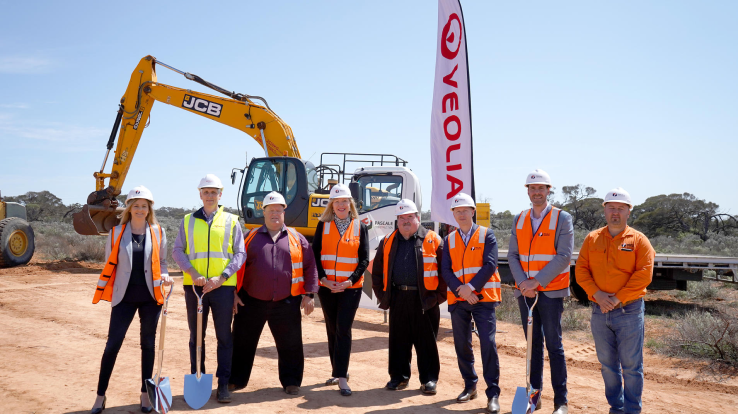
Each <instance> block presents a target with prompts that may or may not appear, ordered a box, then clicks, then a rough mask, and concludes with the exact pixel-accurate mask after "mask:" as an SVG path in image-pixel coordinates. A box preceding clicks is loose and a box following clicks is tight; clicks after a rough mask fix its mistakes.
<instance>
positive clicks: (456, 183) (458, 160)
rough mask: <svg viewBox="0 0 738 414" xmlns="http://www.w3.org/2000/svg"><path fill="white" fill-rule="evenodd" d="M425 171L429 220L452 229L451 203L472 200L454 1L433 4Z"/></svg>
mask: <svg viewBox="0 0 738 414" xmlns="http://www.w3.org/2000/svg"><path fill="white" fill-rule="evenodd" d="M431 168H432V170H433V192H432V194H431V219H432V220H433V221H440V222H442V223H447V224H453V225H456V220H454V216H453V214H452V213H451V199H452V198H453V197H454V196H455V195H456V194H458V193H466V194H469V195H471V196H472V198H473V197H474V165H473V164H472V131H471V101H470V97H469V72H468V64H467V58H466V30H465V27H464V16H463V15H462V13H461V4H460V3H459V1H458V0H438V35H437V39H436V77H435V82H434V85H433V111H432V113H431Z"/></svg>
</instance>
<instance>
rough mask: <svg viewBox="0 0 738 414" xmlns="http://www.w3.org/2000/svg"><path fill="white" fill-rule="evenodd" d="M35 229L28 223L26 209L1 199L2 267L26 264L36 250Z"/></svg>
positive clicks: (0, 240)
mask: <svg viewBox="0 0 738 414" xmlns="http://www.w3.org/2000/svg"><path fill="white" fill-rule="evenodd" d="M34 239H35V236H34V233H33V229H32V228H31V226H30V225H29V224H28V222H27V221H26V207H25V206H23V205H22V204H19V203H12V202H5V201H3V200H2V197H0V267H11V266H18V265H22V264H26V263H28V262H29V261H30V260H31V257H33V252H34V250H35V240H34Z"/></svg>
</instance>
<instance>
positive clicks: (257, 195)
mask: <svg viewBox="0 0 738 414" xmlns="http://www.w3.org/2000/svg"><path fill="white" fill-rule="evenodd" d="M318 186H319V182H318V181H317V174H316V173H315V165H313V163H312V162H310V161H305V160H301V159H299V158H293V157H265V158H254V159H252V160H251V163H249V166H248V170H247V172H246V174H244V176H243V177H242V181H241V186H240V187H241V188H240V189H239V194H240V196H239V200H238V205H239V207H240V209H241V216H242V217H243V219H244V222H245V225H246V228H248V229H251V228H256V227H260V226H261V225H263V224H264V208H263V205H262V203H263V201H264V196H266V195H267V194H269V193H270V192H272V191H278V192H279V193H281V194H282V195H283V196H284V199H285V202H286V203H287V209H286V210H285V218H284V221H285V224H286V225H288V226H290V227H296V228H305V227H308V216H307V210H308V206H309V204H310V199H311V197H310V195H311V194H313V193H315V192H316V191H317V190H318ZM324 207H325V206H324Z"/></svg>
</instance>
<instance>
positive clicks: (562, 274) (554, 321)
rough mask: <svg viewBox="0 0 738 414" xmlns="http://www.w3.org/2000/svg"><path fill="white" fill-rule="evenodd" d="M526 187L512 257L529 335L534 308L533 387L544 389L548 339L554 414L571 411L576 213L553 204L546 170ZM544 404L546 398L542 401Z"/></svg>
mask: <svg viewBox="0 0 738 414" xmlns="http://www.w3.org/2000/svg"><path fill="white" fill-rule="evenodd" d="M525 186H526V187H527V189H528V198H529V199H530V203H531V208H530V209H526V210H523V211H522V212H521V213H520V214H518V215H517V216H515V220H513V225H512V235H511V237H510V247H509V250H508V253H507V259H508V263H509V264H510V271H511V273H512V275H513V278H515V283H516V286H517V288H518V289H517V290H515V297H516V298H517V299H518V308H519V309H520V318H521V320H522V322H523V333H524V334H525V335H526V336H527V329H526V326H527V325H528V307H529V306H532V305H533V303H534V302H535V297H536V295H537V296H538V302H536V305H535V307H534V308H533V339H532V344H533V349H532V356H531V367H530V384H531V387H532V388H534V389H536V390H542V388H543V344H544V338H545V343H546V349H547V350H548V358H549V364H550V366H551V387H552V388H553V392H554V411H553V414H567V413H568V412H569V408H568V405H567V404H568V399H567V389H566V379H567V374H566V357H565V356H564V345H563V343H562V341H561V315H562V313H563V312H564V298H565V297H567V296H569V295H570V292H569V266H570V265H569V264H570V262H571V255H572V253H573V251H574V226H573V225H572V219H571V215H570V214H569V213H567V212H565V211H562V210H560V209H558V208H556V207H554V206H552V205H551V204H550V203H549V202H548V196H549V194H550V192H551V178H550V177H549V175H548V173H546V172H545V171H543V170H534V171H532V172H531V173H530V174H528V175H527V176H526V179H525ZM536 399H537V401H534V403H536V405H537V408H536V409H538V408H540V406H541V394H540V393H539V394H538V396H537V397H536Z"/></svg>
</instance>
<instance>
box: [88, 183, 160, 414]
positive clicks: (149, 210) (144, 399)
mask: <svg viewBox="0 0 738 414" xmlns="http://www.w3.org/2000/svg"><path fill="white" fill-rule="evenodd" d="M153 205H154V197H153V196H152V194H151V191H149V190H148V189H147V188H146V187H144V186H139V187H135V188H134V189H133V190H131V191H130V192H129V193H128V197H127V198H126V208H125V210H124V211H123V213H122V214H121V215H120V225H118V226H115V227H114V228H113V229H112V230H111V231H110V233H109V234H108V240H107V242H106V244H105V257H106V258H107V262H106V264H105V268H104V269H103V271H102V273H101V274H100V279H99V280H98V282H97V287H96V289H95V296H94V298H93V299H92V303H97V302H99V301H100V299H102V300H105V301H108V302H110V303H111V305H112V306H113V309H112V311H111V312H110V326H109V328H108V341H107V343H106V344H105V352H104V353H103V357H102V361H101V363H100V376H99V379H98V383H97V399H96V400H95V404H94V406H93V407H92V411H91V412H92V414H98V413H101V412H102V411H103V410H104V409H105V400H106V398H105V391H106V390H107V388H108V383H109V381H110V375H111V374H112V373H113V366H114V365H115V359H116V357H117V356H118V351H119V350H120V347H121V345H122V344H123V340H124V339H125V336H126V332H127V331H128V327H129V326H130V324H131V321H132V320H133V318H134V316H136V311H138V317H139V319H140V321H141V411H142V412H145V413H148V412H151V410H152V407H151V404H150V403H149V399H148V396H147V395H146V383H145V381H146V380H147V379H149V378H151V376H152V373H153V370H154V355H155V350H156V344H155V340H156V326H157V324H158V321H159V314H160V313H161V306H162V305H163V304H164V298H163V296H162V293H161V285H162V284H163V285H165V286H169V285H171V284H172V279H171V278H170V277H169V275H168V273H167V238H166V234H165V233H164V230H163V229H162V228H161V226H160V225H159V224H158V223H157V221H156V216H155V215H154V208H153Z"/></svg>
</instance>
